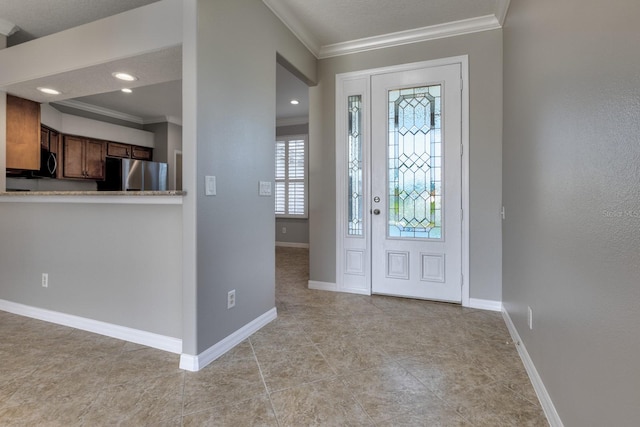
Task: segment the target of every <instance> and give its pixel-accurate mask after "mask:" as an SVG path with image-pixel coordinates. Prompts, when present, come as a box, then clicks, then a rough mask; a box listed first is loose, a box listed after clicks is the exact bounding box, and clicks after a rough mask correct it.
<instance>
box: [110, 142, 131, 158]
mask: <svg viewBox="0 0 640 427" xmlns="http://www.w3.org/2000/svg"><path fill="white" fill-rule="evenodd" d="M107 156H109V157H118V158H121V159H129V158H131V146H130V145H127V144H119V143H117V142H108V143H107Z"/></svg>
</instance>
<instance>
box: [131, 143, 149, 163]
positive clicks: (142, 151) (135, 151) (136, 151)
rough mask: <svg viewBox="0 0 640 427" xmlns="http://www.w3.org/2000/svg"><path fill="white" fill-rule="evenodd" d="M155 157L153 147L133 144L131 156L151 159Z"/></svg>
mask: <svg viewBox="0 0 640 427" xmlns="http://www.w3.org/2000/svg"><path fill="white" fill-rule="evenodd" d="M152 157H153V148H148V147H139V146H137V145H132V146H131V158H132V159H136V160H151V158H152Z"/></svg>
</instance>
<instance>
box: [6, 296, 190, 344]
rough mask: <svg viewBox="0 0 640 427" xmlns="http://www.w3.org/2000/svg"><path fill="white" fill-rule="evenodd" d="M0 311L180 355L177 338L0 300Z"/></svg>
mask: <svg viewBox="0 0 640 427" xmlns="http://www.w3.org/2000/svg"><path fill="white" fill-rule="evenodd" d="M0 310H2V311H7V312H9V313H13V314H18V315H20V316H26V317H31V318H33V319H38V320H43V321H45V322H50V323H55V324H58V325H63V326H69V327H71V328H76V329H81V330H83V331H87V332H92V333H94V334H100V335H105V336H108V337H111V338H117V339H119V340H124V341H129V342H133V343H136V344H141V345H146V346H147V347H153V348H157V349H159V350H164V351H168V352H170V353H176V354H180V353H182V340H181V339H179V338H173V337H167V336H164V335H159V334H154V333H152V332H146V331H141V330H139V329H133V328H128V327H126V326H119V325H114V324H111V323H107V322H102V321H99V320H93V319H87V318H85V317H79V316H74V315H71V314H65V313H60V312H57V311H51V310H45V309H42V308H37V307H31V306H28V305H24V304H18V303H15V302H11V301H5V300H0Z"/></svg>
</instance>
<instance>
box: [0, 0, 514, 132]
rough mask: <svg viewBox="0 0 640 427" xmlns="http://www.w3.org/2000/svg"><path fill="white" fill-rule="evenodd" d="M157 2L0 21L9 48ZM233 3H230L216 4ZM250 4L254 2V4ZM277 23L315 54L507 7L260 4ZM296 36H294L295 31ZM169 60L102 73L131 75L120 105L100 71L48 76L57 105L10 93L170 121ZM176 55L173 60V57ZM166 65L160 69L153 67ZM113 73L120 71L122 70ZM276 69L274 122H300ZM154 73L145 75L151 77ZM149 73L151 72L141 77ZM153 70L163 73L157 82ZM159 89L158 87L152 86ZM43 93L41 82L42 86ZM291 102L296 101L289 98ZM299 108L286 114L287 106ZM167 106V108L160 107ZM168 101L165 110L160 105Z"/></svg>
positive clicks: (60, 3)
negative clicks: (10, 28) (7, 25)
mask: <svg viewBox="0 0 640 427" xmlns="http://www.w3.org/2000/svg"><path fill="white" fill-rule="evenodd" d="M156 1H158V0H0V19H3V20H6V21H9V22H11V23H13V24H15V25H17V26H18V27H19V29H20V31H18V32H16V33H15V34H14V35H12V36H10V37H8V45H9V46H13V45H16V44H19V43H23V42H25V41H29V40H32V39H35V38H39V37H43V36H46V35H49V34H53V33H56V32H59V31H62V30H65V29H69V28H73V27H76V26H78V25H82V24H86V23H89V22H93V21H95V20H98V19H101V18H105V17H108V16H112V15H115V14H118V13H121V12H125V11H127V10H130V9H134V8H137V7H140V6H144V5H148V4H150V3H154V2H156ZM224 1H233V0H224ZM256 1H258V0H256ZM263 1H264V3H266V4H267V5H268V6H269V7H270V8H271V9H273V10H274V11H276V12H281V13H278V16H279V17H280V18H281V19H283V18H291V20H290V21H289V20H288V19H283V20H284V21H285V23H286V24H287V25H288V26H289V27H290V28H292V29H293V30H294V32H296V34H298V35H299V36H300V37H301V38H304V37H303V36H305V37H306V38H309V39H311V40H312V41H313V43H312V44H313V45H316V46H317V47H321V46H327V45H332V44H335V43H342V42H349V41H353V40H357V39H362V38H367V37H372V36H381V35H385V34H391V33H396V32H399V31H405V30H411V29H416V28H424V27H429V26H433V25H438V24H444V23H448V22H454V21H461V20H465V19H469V18H476V17H483V16H489V15H496V16H497V15H498V14H500V9H501V6H502V9H504V10H506V9H505V7H504V5H505V4H506V5H508V2H509V0H395V1H390V0H263ZM296 29H299V30H300V31H295V30H296ZM170 53H172V54H173V55H175V54H176V52H175V51H174V52H164V53H160V57H153V56H151V57H142V58H130V59H126V60H123V61H122V63H121V64H104V65H105V66H107V67H108V66H113V65H118V66H122V67H124V66H129V67H130V69H131V71H133V72H134V73H138V74H139V75H141V74H144V73H148V76H147V77H149V78H146V77H145V79H141V80H140V81H139V82H138V85H149V88H143V87H140V88H138V90H137V91H136V92H134V94H131V95H133V96H129V97H128V98H125V97H122V96H121V94H120V93H119V92H116V91H117V90H118V89H119V87H118V84H117V83H114V82H113V81H112V80H113V79H110V71H109V72H108V73H107V71H108V70H107V69H106V68H104V67H95V68H88V69H86V70H78V71H74V72H70V73H65V74H63V75H59V76H51V79H49V80H47V82H51V81H55V82H56V86H59V87H61V88H63V91H64V95H63V96H61V97H58V98H57V99H51V98H42V95H41V94H40V93H34V90H33V88H34V87H36V86H37V85H35V84H34V83H37V82H29V85H24V86H20V85H16V86H15V87H12V88H10V92H11V93H14V94H16V95H19V96H24V97H26V98H29V99H34V100H38V101H41V102H53V101H55V100H59V99H69V98H76V99H77V100H78V101H81V102H83V103H90V104H94V105H96V106H99V107H102V108H107V109H111V110H113V109H116V110H119V111H121V112H123V113H126V114H129V115H134V116H138V117H140V118H142V119H143V120H144V119H149V118H152V117H158V116H175V114H176V111H181V97H179V96H176V90H177V87H178V85H179V82H176V79H179V78H180V71H179V66H178V65H179V62H176V57H175V56H171V55H170ZM178 55H179V54H178ZM161 60H162V61H167V64H169V65H168V66H165V65H161V64H160V63H159V62H158V61H161ZM122 67H121V68H122ZM281 68H282V67H279V66H278V77H277V78H278V85H277V87H278V92H279V93H278V97H277V112H278V118H280V119H286V118H293V117H300V116H304V115H306V114H308V100H307V97H308V88H307V87H306V85H304V84H303V83H302V82H300V81H299V80H297V79H296V78H295V77H293V76H292V75H290V74H289V73H288V72H287V71H286V70H284V69H281ZM154 69H155V70H156V71H153V70H154ZM145 70H151V71H145ZM157 70H164V71H166V73H164V74H165V75H162V76H161V75H159V74H158V72H157ZM163 82H164V83H167V82H168V83H167V84H159V83H163ZM42 83H43V85H44V83H45V82H44V81H43V82H42ZM296 94H297V95H296ZM293 97H296V98H299V99H300V100H301V105H299V106H298V107H293V106H291V105H290V104H289V101H290V99H291V98H293ZM170 100H173V101H174V102H173V104H172V105H168V102H170ZM165 101H168V102H165Z"/></svg>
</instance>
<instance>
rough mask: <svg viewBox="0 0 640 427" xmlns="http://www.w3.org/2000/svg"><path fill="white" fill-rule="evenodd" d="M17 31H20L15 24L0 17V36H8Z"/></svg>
mask: <svg viewBox="0 0 640 427" xmlns="http://www.w3.org/2000/svg"><path fill="white" fill-rule="evenodd" d="M18 31H20V28H18V26H17V25H16V24H14V23H13V22H9V21H7V20H6V19H2V18H0V36H5V37H9V36H10V35H12V34H15V33H16V32H18Z"/></svg>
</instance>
